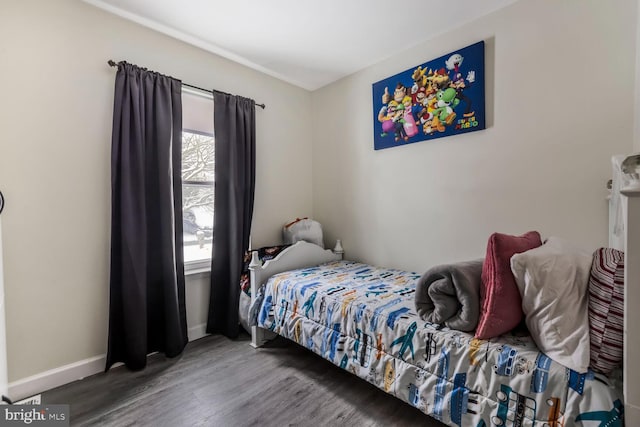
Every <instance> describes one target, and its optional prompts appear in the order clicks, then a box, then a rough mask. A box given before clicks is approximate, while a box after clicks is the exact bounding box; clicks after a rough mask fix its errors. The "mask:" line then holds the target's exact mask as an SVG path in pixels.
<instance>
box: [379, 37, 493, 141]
mask: <svg viewBox="0 0 640 427" xmlns="http://www.w3.org/2000/svg"><path fill="white" fill-rule="evenodd" d="M373 106H374V116H373V117H374V148H375V149H376V150H380V149H383V148H390V147H395V146H398V145H403V144H410V143H412V142H418V141H422V140H425V139H432V138H437V137H442V136H449V135H456V134H459V133H465V132H470V131H475V130H480V129H484V127H485V108H484V42H478V43H475V44H473V45H471V46H467V47H465V48H462V49H459V50H457V51H455V52H452V53H450V54H448V55H443V56H441V57H439V58H436V59H434V60H432V61H428V62H425V63H423V64H420V65H418V66H416V67H413V68H410V69H408V70H406V71H404V72H401V73H398V74H396V75H394V76H391V77H388V78H386V79H383V80H381V81H379V82H377V83H374V84H373Z"/></svg>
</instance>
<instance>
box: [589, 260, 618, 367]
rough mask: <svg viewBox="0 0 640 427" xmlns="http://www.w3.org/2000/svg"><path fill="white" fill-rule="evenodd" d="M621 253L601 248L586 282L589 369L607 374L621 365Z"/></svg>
mask: <svg viewBox="0 0 640 427" xmlns="http://www.w3.org/2000/svg"><path fill="white" fill-rule="evenodd" d="M623 321H624V252H621V251H618V250H615V249H611V248H600V249H598V250H597V251H596V252H595V253H594V254H593V265H592V266H591V276H590V278H589V327H590V331H591V332H590V334H591V336H590V338H591V369H593V370H594V371H597V372H602V373H604V374H608V373H610V372H611V371H612V370H613V369H614V368H616V367H618V366H619V365H620V364H621V363H622V339H623Z"/></svg>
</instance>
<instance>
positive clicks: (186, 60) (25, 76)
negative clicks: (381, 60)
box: [0, 0, 312, 397]
mask: <svg viewBox="0 0 640 427" xmlns="http://www.w3.org/2000/svg"><path fill="white" fill-rule="evenodd" d="M0 40H1V42H0V68H1V69H2V79H1V82H0V91H1V93H2V98H1V101H0V129H2V143H0V187H1V188H2V191H3V192H4V194H5V196H6V199H7V205H6V209H5V211H4V213H3V215H2V221H3V232H4V235H3V240H4V242H3V243H4V267H5V270H4V275H5V291H6V302H7V345H8V364H9V381H11V382H15V381H17V380H21V379H24V378H25V377H29V376H32V375H35V374H39V373H42V372H44V371H48V370H51V369H53V368H58V367H61V366H65V365H68V364H71V363H75V362H78V361H82V360H84V359H87V358H94V357H98V356H101V355H103V354H104V353H105V352H106V342H107V316H108V314H107V311H108V265H109V232H110V231H109V223H110V145H111V120H112V109H113V84H114V77H115V72H116V70H115V69H113V68H110V67H109V66H107V63H106V62H107V60H108V59H114V60H128V61H130V62H133V63H137V64H139V65H141V66H145V67H147V68H149V69H153V70H156V71H159V72H162V73H164V74H169V75H173V76H176V77H179V78H181V79H183V80H184V81H185V82H187V83H190V84H194V85H197V86H200V87H205V88H209V87H211V88H216V89H220V90H223V91H226V92H230V93H237V94H241V95H245V96H249V97H252V98H254V99H256V100H257V101H258V102H265V103H266V104H267V108H266V109H265V110H261V109H258V110H257V127H258V129H257V134H258V147H257V154H258V159H259V161H258V165H257V189H256V201H255V215H254V227H253V242H254V244H255V245H265V244H268V243H273V242H278V241H279V240H280V227H281V226H282V224H283V223H284V222H285V221H286V220H287V219H288V218H294V217H296V216H301V215H309V214H311V212H312V196H311V188H312V186H311V179H312V175H311V163H310V160H309V159H310V158H311V138H310V137H309V136H308V135H309V134H310V130H311V108H310V106H311V96H310V94H309V92H307V91H304V90H302V89H299V88H297V87H294V86H291V85H289V84H286V83H283V82H282V81H279V80H276V79H274V78H271V77H268V76H265V75H263V74H261V73H258V72H256V71H253V70H250V69H248V68H246V67H243V66H240V65H238V64H235V63H232V62H230V61H228V60H225V59H222V58H220V57H217V56H214V55H212V54H209V53H207V52H204V51H202V50H200V49H197V48H194V47H190V46H188V45H186V44H184V43H182V42H179V41H176V40H173V39H171V38H169V37H166V36H163V35H160V34H158V33H155V32H153V31H151V30H148V29H145V28H143V27H140V26H138V25H136V24H133V23H130V22H128V21H125V20H123V19H121V18H118V17H115V16H112V15H110V14H108V13H106V12H104V11H101V10H99V9H97V8H94V7H92V6H90V5H87V4H85V3H82V2H79V1H77V0H59V1H55V2H49V1H36V0H4V1H3V2H2V13H1V14H0ZM189 282H190V283H188V284H187V300H188V301H192V302H193V301H194V300H195V303H194V304H196V305H195V306H192V307H190V308H189V310H188V315H189V320H190V325H189V327H190V328H191V327H193V326H194V325H195V326H197V325H198V324H199V323H201V322H202V321H203V320H202V315H203V309H202V307H200V306H198V305H197V304H198V302H201V300H202V299H203V298H205V297H206V295H205V292H204V288H205V286H206V280H204V279H202V277H201V276H198V277H196V278H190V279H189ZM190 285H193V287H195V288H196V289H195V290H193V289H192V290H190V288H189V286H190ZM198 295H201V297H198ZM192 305H193V304H192ZM204 320H205V321H206V316H205V317H204ZM190 332H191V331H190ZM92 360H93V359H92ZM14 397H15V396H14Z"/></svg>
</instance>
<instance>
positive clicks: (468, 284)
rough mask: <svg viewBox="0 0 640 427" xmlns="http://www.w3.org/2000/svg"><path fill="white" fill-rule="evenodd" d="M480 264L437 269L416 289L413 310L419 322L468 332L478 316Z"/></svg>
mask: <svg viewBox="0 0 640 427" xmlns="http://www.w3.org/2000/svg"><path fill="white" fill-rule="evenodd" d="M482 262H483V260H481V259H480V260H475V261H467V262H459V263H456V264H447V265H439V266H436V267H433V268H431V269H429V270H428V271H427V272H426V273H424V274H423V275H422V277H421V278H420V280H419V281H418V284H417V285H416V310H417V311H418V314H419V315H420V317H421V318H422V319H423V320H426V321H427V322H431V323H436V324H440V325H444V326H447V327H449V328H451V329H456V330H459V331H465V332H470V331H473V330H475V328H476V326H477V324H478V318H479V316H480V281H481V276H482Z"/></svg>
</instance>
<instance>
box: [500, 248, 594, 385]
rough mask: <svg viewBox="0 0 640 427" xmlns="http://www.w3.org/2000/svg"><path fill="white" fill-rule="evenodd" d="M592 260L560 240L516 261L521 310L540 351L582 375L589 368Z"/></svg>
mask: <svg viewBox="0 0 640 427" xmlns="http://www.w3.org/2000/svg"><path fill="white" fill-rule="evenodd" d="M591 262H592V256H591V254H590V253H588V252H584V251H582V250H581V249H578V248H576V247H575V246H573V245H571V244H569V243H568V242H567V241H565V240H563V239H560V238H558V237H550V238H549V239H548V240H547V241H546V242H545V244H544V245H542V246H540V247H538V248H535V249H532V250H530V251H527V252H523V253H520V254H516V255H514V256H513V257H511V271H512V272H513V275H514V276H515V279H516V284H517V285H518V289H519V290H520V296H521V297H522V311H523V312H524V314H525V320H526V323H527V327H528V328H529V332H531V337H532V338H533V340H534V341H535V343H536V344H537V345H538V348H539V349H540V351H542V352H543V353H545V354H546V355H547V356H549V357H550V358H551V359H553V360H555V361H556V362H558V363H560V364H562V365H564V366H566V367H568V368H570V369H573V370H574V371H577V372H579V373H584V372H587V369H588V368H589V359H590V351H589V350H590V349H589V316H588V305H589V304H588V302H589V300H588V284H589V272H590V271H591Z"/></svg>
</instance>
